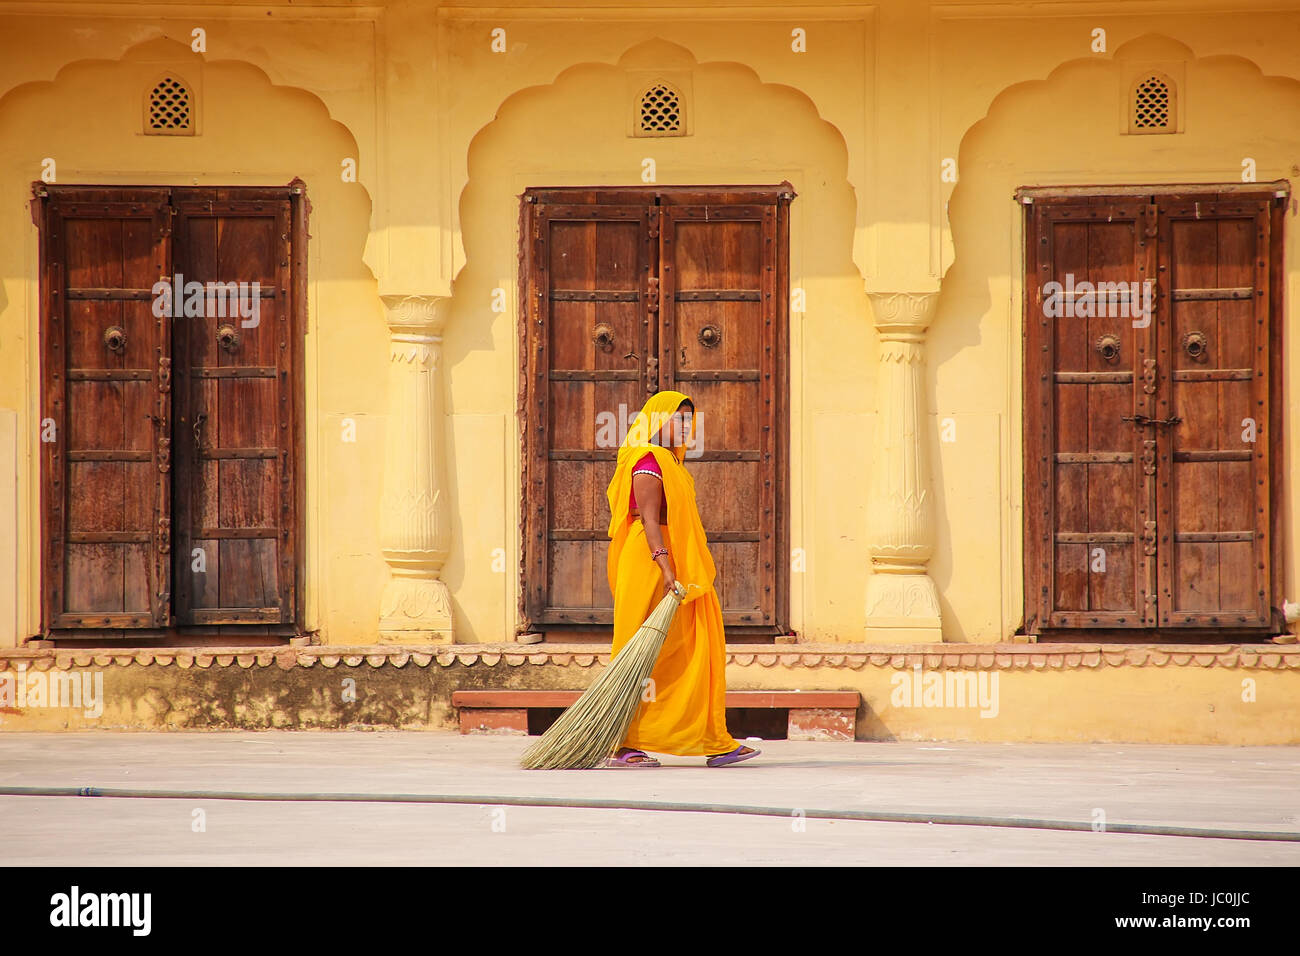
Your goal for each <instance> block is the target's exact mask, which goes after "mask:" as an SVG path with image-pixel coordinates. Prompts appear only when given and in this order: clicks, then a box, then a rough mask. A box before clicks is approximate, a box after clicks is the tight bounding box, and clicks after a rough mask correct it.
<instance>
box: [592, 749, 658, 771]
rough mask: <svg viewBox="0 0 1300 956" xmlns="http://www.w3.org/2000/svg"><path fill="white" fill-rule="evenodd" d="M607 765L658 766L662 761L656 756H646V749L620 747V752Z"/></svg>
mask: <svg viewBox="0 0 1300 956" xmlns="http://www.w3.org/2000/svg"><path fill="white" fill-rule="evenodd" d="M605 765H606V766H607V767H658V766H660V763H659V761H658V760H656V759H655V758H654V757H649V756H646V753H645V751H642V750H633V749H632V748H631V747H620V748H619V749H618V753H617V754H615V755H614V756H613V757H610V758H609V760H608V761H606V764H605Z"/></svg>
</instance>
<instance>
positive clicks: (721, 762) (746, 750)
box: [705, 744, 763, 767]
mask: <svg viewBox="0 0 1300 956" xmlns="http://www.w3.org/2000/svg"><path fill="white" fill-rule="evenodd" d="M762 752H763V751H761V750H755V749H754V748H753V747H746V746H745V745H744V744H741V745H740V746H739V747H737V748H736V749H735V750H732V751H730V752H728V753H725V754H714V755H713V756H711V757H710V758H709V759H708V760H706V761H705V763H706V765H707V766H710V767H725V766H727V764H732V763H739V762H740V761H742V760H748V759H749V758H750V757H757V756H758V755H759V754H761V753H762Z"/></svg>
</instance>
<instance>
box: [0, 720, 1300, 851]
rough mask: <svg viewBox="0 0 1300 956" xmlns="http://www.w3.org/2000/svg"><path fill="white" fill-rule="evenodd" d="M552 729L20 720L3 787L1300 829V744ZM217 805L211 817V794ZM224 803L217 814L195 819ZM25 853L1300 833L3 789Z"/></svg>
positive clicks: (654, 847) (0, 765) (967, 846)
mask: <svg viewBox="0 0 1300 956" xmlns="http://www.w3.org/2000/svg"><path fill="white" fill-rule="evenodd" d="M531 739H532V738H522V737H478V736H468V737H466V736H461V735H459V734H444V733H421V732H401V731H377V732H356V731H352V732H348V731H338V732H325V731H318V732H312V731H308V732H294V731H268V732H245V731H239V732H214V731H203V732H176V733H117V734H115V733H104V732H89V733H62V734H36V733H5V734H2V735H0V785H5V786H41V785H47V786H76V787H83V786H95V787H139V788H166V789H186V790H227V791H230V790H250V791H293V792H311V791H331V792H355V791H361V792H367V793H369V792H374V793H386V792H394V793H459V794H494V795H521V796H522V795H539V796H556V797H565V796H569V797H587V798H593V797H594V798H604V799H624V800H656V801H674V802H678V801H685V802H700V803H725V804H746V805H763V806H781V807H790V808H795V809H798V808H803V809H812V808H817V809H854V810H875V811H892V812H907V813H943V814H977V815H985V816H996V817H1033V818H1039V819H1052V820H1078V821H1083V822H1090V821H1093V820H1096V819H1099V818H1100V817H1099V816H1098V815H1099V814H1104V819H1105V820H1106V821H1107V822H1108V823H1111V824H1114V823H1152V824H1167V825H1168V824H1172V825H1183V826H1193V827H1214V828H1225V829H1257V830H1282V831H1288V832H1297V833H1300V801H1297V797H1296V794H1297V793H1298V792H1300V748H1295V747H1194V746H1173V745H1147V744H1144V745H1127V744H1125V745H1117V744H1089V745H1081V744H958V743H946V744H937V743H866V742H852V743H822V742H817V743H803V742H792V741H785V740H770V741H762V742H752V741H751V742H750V743H751V746H757V747H759V748H760V749H762V750H763V754H762V756H760V757H758V758H756V759H754V760H751V761H748V762H746V763H742V764H738V765H735V766H732V767H728V768H722V769H710V768H706V767H705V766H704V765H703V758H695V757H673V756H664V755H660V759H661V760H662V761H663V763H664V766H663V767H661V768H657V769H647V770H617V771H616V770H599V771H546V772H543V771H524V770H521V769H519V768H518V765H517V762H516V761H517V758H518V755H519V753H520V752H522V750H523V749H524V747H525V746H527V744H528V743H529V742H530V740H531ZM196 810H197V811H201V813H200V814H196V813H195V811H196ZM196 819H202V821H203V829H202V830H201V831H199V830H197V829H196V825H195V820H196ZM0 828H2V830H3V832H4V833H5V839H4V840H3V841H0V862H3V863H5V864H9V865H32V864H37V865H61V866H66V865H78V864H79V865H136V864H155V865H213V866H227V865H229V866H242V865H259V864H303V865H314V864H328V865H367V864H377V865H442V864H449V865H493V864H509V865H518V864H525V865H528V864H542V865H674V866H682V865H722V864H735V863H746V864H759V865H762V864H822V865H861V864H870V865H901V866H907V865H935V864H937V865H945V864H949V865H963V866H969V865H988V864H992V865H1004V864H1005V865H1071V864H1074V865H1098V866H1115V865H1161V866H1164V865H1215V864H1233V865H1290V866H1294V865H1297V864H1300V843H1264V842H1256V841H1243V840H1226V839H1203V838H1189V837H1172V836H1152V835H1136V834H1124V833H1114V832H1109V833H1095V832H1090V831H1089V832H1067V831H1048V830H1032V829H1007V828H1002V827H974V826H945V825H927V824H914V823H876V822H862V821H836V820H817V819H806V820H801V819H799V818H798V817H797V816H795V815H793V814H792V815H791V816H790V817H789V818H787V817H759V816H737V815H733V814H711V813H703V812H662V811H651V810H627V809H591V808H583V809H578V808H551V807H547V808H539V807H516V806H508V807H492V806H483V805H448V804H384V803H319V802H317V803H280V802H276V803H270V802H240V801H228V800H216V799H199V800H195V799H167V800H157V799H149V800H143V799H118V798H96V799H91V798H71V797H19V796H5V797H0Z"/></svg>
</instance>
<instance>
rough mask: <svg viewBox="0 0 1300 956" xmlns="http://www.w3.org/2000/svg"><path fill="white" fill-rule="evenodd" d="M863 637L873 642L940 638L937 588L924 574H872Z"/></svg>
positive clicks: (928, 641)
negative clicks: (864, 635) (864, 634)
mask: <svg viewBox="0 0 1300 956" xmlns="http://www.w3.org/2000/svg"><path fill="white" fill-rule="evenodd" d="M865 631H866V637H865V640H866V641H867V642H868V643H872V644H938V643H941V642H942V641H943V629H942V627H941V624H940V620H939V591H938V589H937V588H936V587H935V586H934V581H932V580H930V576H929V575H927V574H881V573H879V572H877V573H875V574H872V575H871V577H870V578H868V579H867V626H866V629H865Z"/></svg>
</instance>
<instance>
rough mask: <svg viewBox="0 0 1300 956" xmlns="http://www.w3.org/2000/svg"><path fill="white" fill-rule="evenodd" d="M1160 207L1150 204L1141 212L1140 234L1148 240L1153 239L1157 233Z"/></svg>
mask: <svg viewBox="0 0 1300 956" xmlns="http://www.w3.org/2000/svg"><path fill="white" fill-rule="evenodd" d="M1159 217H1160V207H1159V206H1157V205H1156V204H1155V203H1150V204H1148V205H1147V207H1146V208H1145V209H1144V210H1142V226H1143V228H1142V234H1143V235H1144V236H1146V237H1147V238H1148V239H1154V238H1155V237H1156V234H1157V232H1158V231H1159V225H1158V224H1159Z"/></svg>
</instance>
